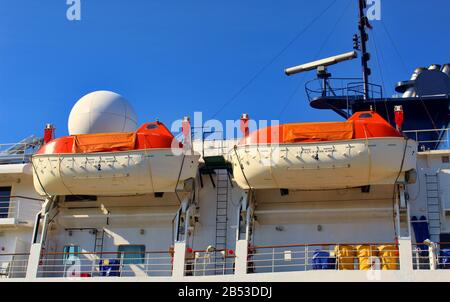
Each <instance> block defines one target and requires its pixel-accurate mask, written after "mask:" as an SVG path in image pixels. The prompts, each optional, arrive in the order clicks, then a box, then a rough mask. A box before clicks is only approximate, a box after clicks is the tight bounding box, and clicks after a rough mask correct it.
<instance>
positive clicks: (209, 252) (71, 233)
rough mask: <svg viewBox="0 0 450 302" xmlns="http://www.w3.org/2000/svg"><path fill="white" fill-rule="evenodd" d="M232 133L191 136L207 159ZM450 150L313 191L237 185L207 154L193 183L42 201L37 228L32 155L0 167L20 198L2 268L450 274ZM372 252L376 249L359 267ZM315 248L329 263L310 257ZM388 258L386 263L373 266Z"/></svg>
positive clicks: (250, 276)
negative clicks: (394, 177) (419, 237)
mask: <svg viewBox="0 0 450 302" xmlns="http://www.w3.org/2000/svg"><path fill="white" fill-rule="evenodd" d="M235 143H236V142H235V141H220V140H216V141H204V142H199V141H195V142H194V144H193V145H194V148H195V149H196V151H197V152H199V153H203V152H204V157H203V158H202V159H201V161H202V162H206V163H208V162H210V160H211V159H217V158H220V155H221V154H223V155H226V154H228V153H229V151H231V150H232V147H233V146H234V144H235ZM218 156H219V157H218ZM449 156H450V150H439V151H424V152H419V153H418V155H417V167H416V171H417V176H416V180H415V182H414V180H410V182H409V183H408V182H401V183H397V184H396V185H392V184H391V185H389V184H384V185H374V186H370V187H369V188H348V189H337V190H321V191H320V190H310V191H308V190H287V191H286V190H283V191H280V190H279V189H259V190H252V191H250V190H244V189H241V188H239V187H238V185H237V184H236V182H235V181H234V180H233V177H232V176H231V175H229V174H228V173H227V170H226V168H225V167H218V166H215V167H214V166H211V169H210V168H209V167H208V165H207V164H204V165H203V166H201V167H200V169H199V171H198V174H197V177H196V181H195V185H194V187H193V188H192V190H191V191H190V192H189V194H186V195H185V196H181V198H180V195H178V196H177V194H176V193H164V194H163V195H154V194H142V195H138V196H79V195H78V196H73V195H72V196H66V197H64V196H59V197H57V198H56V199H53V200H51V199H46V200H45V201H44V200H42V201H41V202H39V204H42V205H43V209H44V210H45V211H43V212H42V213H43V216H41V218H42V219H41V223H40V227H39V229H36V230H35V231H36V232H39V234H38V235H37V236H33V228H32V226H34V222H33V219H34V215H35V214H36V213H37V212H38V210H39V209H40V208H36V204H37V201H36V200H35V199H39V198H40V197H39V196H38V195H37V194H36V193H35V192H34V190H33V184H32V175H31V167H30V163H29V162H28V161H27V160H26V159H25V160H24V162H25V163H23V164H4V165H0V169H2V170H1V171H3V172H2V173H1V175H2V178H1V181H2V186H5V187H7V186H11V188H12V189H11V190H12V191H11V198H10V201H11V202H10V207H13V205H15V204H16V203H15V202H14V200H18V201H20V202H21V207H22V209H23V211H20V212H19V214H17V213H16V212H14V211H11V214H10V213H9V212H8V217H6V218H1V219H0V222H1V223H2V227H3V229H4V230H3V231H2V234H3V235H2V237H0V238H1V242H2V243H1V244H2V247H5V250H4V251H2V254H5V256H2V258H1V259H2V261H3V262H2V265H1V266H2V267H4V268H6V269H7V272H6V273H5V274H4V275H3V276H4V277H8V278H9V279H5V280H16V279H15V278H23V279H19V280H62V281H74V280H75V281H83V280H89V281H92V280H108V281H121V280H122V281H125V280H126V281H130V280H139V281H144V280H145V281H163V280H179V281H180V280H192V279H195V280H211V281H214V280H215V281H330V280H347V281H377V280H382V281H422V280H423V281H425V280H426V281H433V280H434V281H438V280H450V271H448V270H445V269H443V268H444V267H445V261H446V258H444V257H441V256H440V255H441V253H440V252H441V251H440V249H441V246H440V245H439V241H440V240H441V238H443V237H445V236H446V235H445V234H446V233H447V232H448V233H450V229H449V226H450V224H449V223H448V219H449V218H448V214H449V210H448V209H447V208H448V203H449V202H448V200H446V197H445V196H446V190H447V189H446V188H447V187H448V186H449V184H450V178H448V177H447V176H448V171H447V170H449V171H450V163H448V158H449ZM447 166H448V167H447ZM14 196H23V197H22V199H21V198H17V197H14ZM430 196H434V197H430ZM25 197H26V198H27V199H24V198H25ZM32 198H33V199H32ZM430 198H435V199H434V200H433V199H430ZM434 204H435V207H432V205H434ZM25 213H28V214H26V215H28V216H23V215H25ZM17 215H18V216H17ZM21 215H22V216H21ZM413 216H416V217H418V218H420V217H421V216H424V217H425V218H426V221H427V222H428V225H429V230H430V235H431V238H430V243H428V246H426V248H427V250H426V251H424V250H423V247H424V246H425V245H421V242H419V245H417V242H416V240H415V234H414V231H413V227H412V226H411V217H413ZM12 218H15V219H16V220H14V219H12ZM24 221H25V223H24ZM8 223H9V225H8V227H6V224H8ZM414 223H415V222H414ZM32 237H34V241H33V242H32V241H31V238H32ZM386 246H388V247H390V248H391V249H392V250H393V251H394V250H395V251H394V252H393V253H391V254H390V256H388V257H387V258H386V256H383V255H384V254H383V253H382V251H383V247H386ZM344 247H349V250H348V251H347V254H346V255H347V260H348V259H350V260H349V261H350V262H352V264H351V268H352V269H349V267H348V261H347V260H346V258H345V257H344V258H342V255H343V248H344ZM417 247H419V248H422V250H418V249H417ZM444 247H445V246H444V245H443V246H442V249H444ZM428 249H429V250H428ZM368 250H369V251H372V252H370V253H373V254H371V255H370V264H369V267H370V268H369V269H366V268H365V267H363V265H365V264H367V263H368V262H367V261H366V260H365V259H369V258H368V257H367V254H365V251H366V252H367V251H368ZM388 251H389V249H388ZM397 251H398V253H397ZM318 252H324V253H325V254H322V257H324V256H323V255H327V256H326V257H325V258H326V259H333V260H334V261H336V260H335V259H337V264H336V263H335V264H330V263H331V262H328V261H326V262H320V261H317V258H318V257H321V254H320V253H318ZM6 254H7V255H9V256H6ZM383 257H384V258H383ZM389 257H391V258H389ZM386 260H392V261H391V263H393V265H392V266H391V267H390V269H385V270H380V269H381V268H382V267H383V265H385V263H386ZM324 263H325V264H324ZM344 263H347V264H346V265H347V267H346V269H344V266H343V265H344ZM324 268H327V269H324ZM385 268H388V267H385ZM12 272H14V273H12Z"/></svg>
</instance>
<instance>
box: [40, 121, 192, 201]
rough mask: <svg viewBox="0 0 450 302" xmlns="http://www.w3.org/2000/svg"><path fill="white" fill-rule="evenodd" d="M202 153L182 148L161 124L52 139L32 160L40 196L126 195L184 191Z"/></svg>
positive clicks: (148, 124)
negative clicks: (184, 186) (128, 130)
mask: <svg viewBox="0 0 450 302" xmlns="http://www.w3.org/2000/svg"><path fill="white" fill-rule="evenodd" d="M199 157H200V155H198V154H193V153H192V152H191V150H186V149H185V148H184V147H183V144H181V143H180V142H178V141H177V140H176V139H175V138H174V136H173V135H172V133H171V132H170V131H169V130H168V129H167V127H166V126H165V125H164V124H163V123H161V122H152V123H146V124H144V125H142V126H141V127H140V128H139V129H138V130H137V131H136V132H120V133H99V134H82V135H71V136H66V137H61V138H57V139H54V140H52V141H50V142H49V143H47V144H46V145H44V146H43V147H42V148H41V149H40V150H39V151H38V152H37V153H36V154H35V155H33V157H32V164H33V179H34V186H35V189H36V191H37V192H38V193H39V194H41V195H130V194H147V193H154V192H174V191H175V190H180V189H181V190H182V189H183V188H182V187H183V184H184V181H185V180H187V179H190V178H194V177H195V175H196V173H197V168H198V160H199Z"/></svg>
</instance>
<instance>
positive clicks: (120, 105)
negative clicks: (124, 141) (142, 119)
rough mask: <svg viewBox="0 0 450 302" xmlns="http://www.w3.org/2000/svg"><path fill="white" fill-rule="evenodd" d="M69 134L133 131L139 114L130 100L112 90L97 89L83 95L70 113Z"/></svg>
mask: <svg viewBox="0 0 450 302" xmlns="http://www.w3.org/2000/svg"><path fill="white" fill-rule="evenodd" d="M68 126H69V134H70V135H75V134H92V133H108V132H132V131H135V130H136V128H137V116H136V112H135V111H134V110H133V108H132V107H131V105H130V104H129V103H128V101H127V100H126V99H125V98H123V97H122V96H121V95H119V94H117V93H115V92H111V91H95V92H91V93H89V94H87V95H85V96H83V97H82V98H81V99H80V100H78V102H76V104H75V106H73V108H72V111H70V115H69V125H68Z"/></svg>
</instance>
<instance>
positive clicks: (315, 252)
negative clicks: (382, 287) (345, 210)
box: [247, 243, 400, 273]
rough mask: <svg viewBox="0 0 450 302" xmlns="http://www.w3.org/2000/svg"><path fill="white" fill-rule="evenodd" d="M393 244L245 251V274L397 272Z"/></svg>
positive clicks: (396, 255) (312, 246)
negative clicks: (246, 257) (336, 271)
mask: <svg viewBox="0 0 450 302" xmlns="http://www.w3.org/2000/svg"><path fill="white" fill-rule="evenodd" d="M399 261H400V260H399V252H398V245H397V244H394V243H345V244H290V245H273V246H256V247H251V248H249V252H248V259H247V272H248V273H270V272H288V271H309V270H399V269H400V262H399Z"/></svg>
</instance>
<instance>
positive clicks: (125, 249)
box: [117, 244, 145, 264]
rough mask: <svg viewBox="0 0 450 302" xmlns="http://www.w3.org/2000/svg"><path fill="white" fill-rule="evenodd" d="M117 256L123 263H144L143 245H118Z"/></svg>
mask: <svg viewBox="0 0 450 302" xmlns="http://www.w3.org/2000/svg"><path fill="white" fill-rule="evenodd" d="M117 257H118V258H119V259H120V260H122V263H123V264H144V263H145V245H130V244H126V245H125V244H124V245H119V249H118V255H117Z"/></svg>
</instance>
